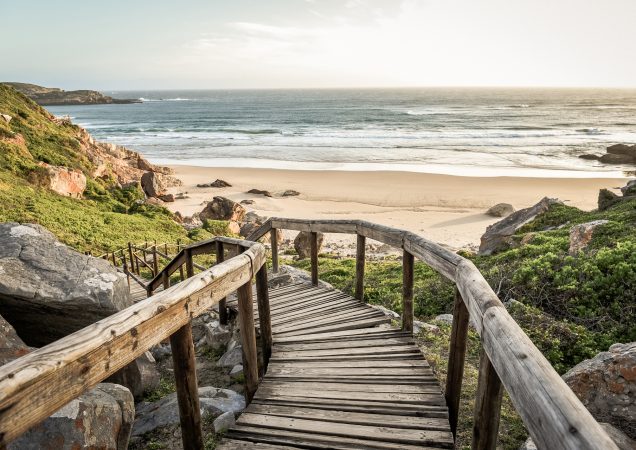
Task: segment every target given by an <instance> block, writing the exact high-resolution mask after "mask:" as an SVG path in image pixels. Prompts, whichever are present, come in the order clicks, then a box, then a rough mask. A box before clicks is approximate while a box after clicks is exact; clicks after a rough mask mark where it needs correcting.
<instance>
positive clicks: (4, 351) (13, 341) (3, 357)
mask: <svg viewBox="0 0 636 450" xmlns="http://www.w3.org/2000/svg"><path fill="white" fill-rule="evenodd" d="M30 351H31V349H30V348H29V346H28V345H26V344H25V343H24V341H22V339H20V337H19V336H18V334H17V333H16V332H15V329H14V328H13V327H12V326H11V324H10V323H9V322H7V321H6V320H4V318H3V317H2V316H0V366H3V365H5V364H6V363H8V362H10V361H13V360H14V359H17V358H19V357H20V356H24V355H26V354H27V353H29V352H30Z"/></svg>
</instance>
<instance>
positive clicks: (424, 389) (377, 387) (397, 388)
mask: <svg viewBox="0 0 636 450" xmlns="http://www.w3.org/2000/svg"><path fill="white" fill-rule="evenodd" d="M397 383H399V381H398V380H396V384H395V385H387V384H372V383H326V382H325V383H309V382H303V381H275V382H274V381H271V380H267V379H266V380H264V381H262V382H261V384H260V386H264V387H269V388H276V389H294V390H298V389H307V390H324V391H340V392H384V393H398V394H405V393H413V394H437V395H439V386H435V385H430V384H428V385H426V384H423V385H413V384H397ZM447 425H448V424H447Z"/></svg>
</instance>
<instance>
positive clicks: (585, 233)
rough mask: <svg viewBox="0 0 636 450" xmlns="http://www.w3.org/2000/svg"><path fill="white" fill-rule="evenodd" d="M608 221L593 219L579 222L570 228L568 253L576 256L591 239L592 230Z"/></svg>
mask: <svg viewBox="0 0 636 450" xmlns="http://www.w3.org/2000/svg"><path fill="white" fill-rule="evenodd" d="M606 223H608V221H607V220H594V221H592V222H587V223H581V224H579V225H574V226H573V227H572V228H570V248H569V250H568V253H569V254H570V255H572V256H576V255H578V254H579V252H581V251H583V250H585V249H586V248H587V246H588V244H589V243H590V242H591V241H592V235H593V234H594V230H596V228H597V227H599V226H601V225H605V224H606Z"/></svg>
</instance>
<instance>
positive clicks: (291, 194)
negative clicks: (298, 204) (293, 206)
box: [282, 189, 300, 197]
mask: <svg viewBox="0 0 636 450" xmlns="http://www.w3.org/2000/svg"><path fill="white" fill-rule="evenodd" d="M297 195H300V192H298V191H295V190H293V189H288V190H286V191H285V192H283V193H282V196H283V197H295V196H297Z"/></svg>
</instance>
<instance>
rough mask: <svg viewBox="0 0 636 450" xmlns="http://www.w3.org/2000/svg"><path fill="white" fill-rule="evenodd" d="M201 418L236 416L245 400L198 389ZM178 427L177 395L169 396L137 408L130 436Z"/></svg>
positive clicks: (225, 392)
mask: <svg viewBox="0 0 636 450" xmlns="http://www.w3.org/2000/svg"><path fill="white" fill-rule="evenodd" d="M199 404H200V407H201V417H208V418H216V417H219V416H221V415H222V414H224V413H226V412H231V413H232V414H238V413H239V412H241V411H242V410H243V409H245V399H244V398H243V396H242V395H240V394H237V393H236V392H234V391H231V390H229V389H218V388H215V387H200V388H199ZM178 425H179V407H178V404H177V394H176V393H174V394H170V395H168V396H166V397H164V398H162V399H161V400H158V401H156V402H153V403H147V402H143V403H141V404H139V405H138V406H137V420H135V424H134V426H133V431H132V435H133V436H142V435H144V434H145V433H149V432H152V431H156V430H157V429H160V428H164V427H176V426H178Z"/></svg>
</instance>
